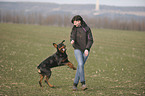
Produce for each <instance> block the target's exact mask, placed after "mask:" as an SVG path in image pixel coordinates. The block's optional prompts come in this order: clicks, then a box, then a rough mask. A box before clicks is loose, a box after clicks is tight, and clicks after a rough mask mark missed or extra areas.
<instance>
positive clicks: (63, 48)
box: [53, 40, 66, 53]
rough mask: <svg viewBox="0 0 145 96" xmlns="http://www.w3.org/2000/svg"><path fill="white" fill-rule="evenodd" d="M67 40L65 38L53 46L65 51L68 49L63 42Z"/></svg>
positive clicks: (62, 51)
mask: <svg viewBox="0 0 145 96" xmlns="http://www.w3.org/2000/svg"><path fill="white" fill-rule="evenodd" d="M63 42H65V40H63V41H62V42H61V43H60V44H58V45H57V44H56V43H53V46H54V47H55V48H56V49H57V51H59V52H61V53H64V52H65V51H66V45H64V44H63Z"/></svg>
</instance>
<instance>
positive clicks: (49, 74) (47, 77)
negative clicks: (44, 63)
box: [45, 69, 54, 88]
mask: <svg viewBox="0 0 145 96" xmlns="http://www.w3.org/2000/svg"><path fill="white" fill-rule="evenodd" d="M45 72H46V80H45V83H46V84H47V85H49V86H50V87H51V88H53V87H54V86H53V85H51V84H50V83H49V82H48V80H49V79H50V76H51V70H50V69H47V71H45Z"/></svg>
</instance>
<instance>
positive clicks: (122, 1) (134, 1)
mask: <svg viewBox="0 0 145 96" xmlns="http://www.w3.org/2000/svg"><path fill="white" fill-rule="evenodd" d="M0 1H12V2H16V1H19V2H21V1H29V2H53V3H59V4H96V0H0ZM99 2H100V4H101V5H113V6H144V7H145V0H99Z"/></svg>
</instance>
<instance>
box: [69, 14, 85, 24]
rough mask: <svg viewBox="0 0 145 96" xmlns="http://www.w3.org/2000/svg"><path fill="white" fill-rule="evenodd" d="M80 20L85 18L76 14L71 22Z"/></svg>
mask: <svg viewBox="0 0 145 96" xmlns="http://www.w3.org/2000/svg"><path fill="white" fill-rule="evenodd" d="M78 20H80V21H81V22H83V18H82V17H81V16H80V15H76V16H74V17H73V18H72V20H71V23H74V21H78Z"/></svg>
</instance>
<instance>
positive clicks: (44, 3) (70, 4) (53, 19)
mask: <svg viewBox="0 0 145 96" xmlns="http://www.w3.org/2000/svg"><path fill="white" fill-rule="evenodd" d="M74 15H81V16H82V17H83V18H84V20H85V21H86V22H87V23H88V25H89V26H90V27H91V28H99V29H121V30H137V31H145V0H119V1H118V0H53V1H52V0H0V22H1V23H18V24H35V25H49V26H60V27H71V26H72V24H71V19H72V17H73V16H74Z"/></svg>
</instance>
